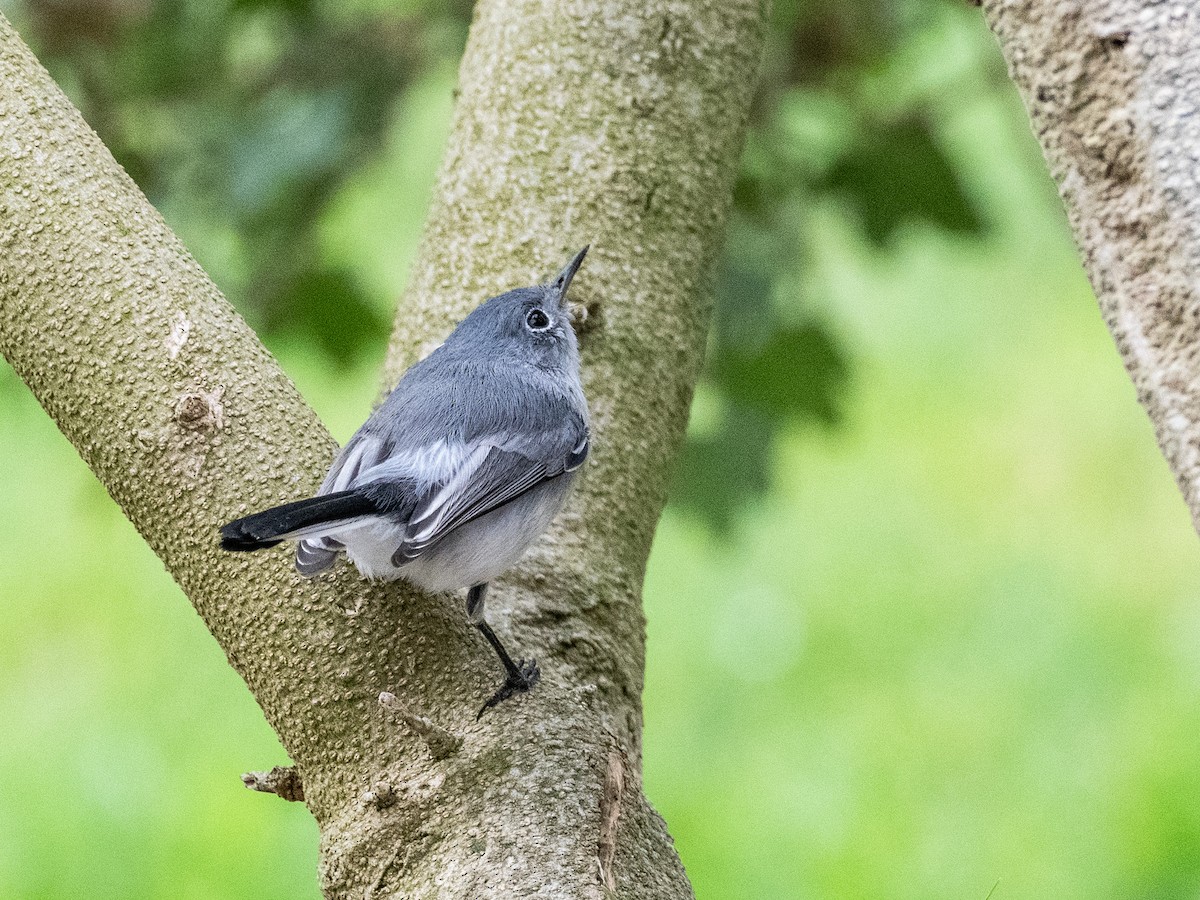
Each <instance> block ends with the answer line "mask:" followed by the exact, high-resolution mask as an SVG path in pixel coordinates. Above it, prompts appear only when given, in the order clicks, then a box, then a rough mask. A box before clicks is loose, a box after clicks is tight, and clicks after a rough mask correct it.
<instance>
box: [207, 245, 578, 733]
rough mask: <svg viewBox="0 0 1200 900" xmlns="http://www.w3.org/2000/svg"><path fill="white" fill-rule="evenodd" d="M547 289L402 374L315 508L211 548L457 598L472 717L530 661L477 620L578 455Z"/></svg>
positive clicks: (279, 516)
mask: <svg viewBox="0 0 1200 900" xmlns="http://www.w3.org/2000/svg"><path fill="white" fill-rule="evenodd" d="M587 252H588V247H584V248H583V249H582V250H580V251H579V252H578V253H577V254H576V255H575V257H574V258H573V259H572V260H571V261H570V262H569V263H568V264H567V266H566V267H565V268H564V269H563V270H562V271H561V272H560V273H559V274H558V276H557V277H556V278H554V279H553V280H552V281H550V282H548V283H546V284H540V285H535V286H533V287H523V288H517V289H515V290H510V291H508V292H506V293H503V294H500V295H498V296H495V297H492V298H490V299H488V300H485V301H484V302H483V303H481V304H480V305H479V306H477V307H476V308H475V309H474V310H473V311H472V312H471V313H470V314H469V315H468V316H467V317H466V318H465V319H463V320H462V321H461V322H460V323H459V324H458V326H457V327H456V328H455V329H454V330H453V331H452V332H451V334H450V336H449V337H447V338H446V340H445V341H444V342H443V343H442V344H441V345H440V346H439V347H438V348H437V349H435V350H434V351H433V352H432V353H430V354H429V355H428V356H426V357H425V358H424V359H422V360H421V361H419V362H417V363H415V364H414V365H413V366H411V367H410V368H409V369H408V370H407V371H406V372H405V373H404V375H403V376H402V377H401V379H400V381H399V382H398V383H397V385H396V387H395V388H394V389H393V390H392V391H391V393H390V394H389V395H388V396H387V398H386V399H385V400H384V402H383V403H382V404H381V405H380V406H379V408H378V409H376V410H375V412H374V413H372V415H371V416H370V417H369V418H368V419H367V421H366V422H365V423H364V424H363V425H362V427H361V428H359V429H358V431H357V432H356V433H355V434H354V436H353V437H351V438H350V440H349V441H348V442H347V443H346V445H345V446H344V447H343V448H342V449H341V451H340V452H339V453H338V454H337V456H336V458H335V459H334V461H333V464H332V465H331V466H330V468H329V473H328V474H327V475H326V476H325V480H324V482H323V483H322V484H321V487H320V488H319V490H318V491H317V494H316V496H313V497H310V498H307V499H303V500H297V501H294V502H291V503H284V504H283V505H281V506H275V507H272V508H270V509H266V510H264V511H262V512H258V513H255V514H253V515H248V516H245V517H243V518H239V519H236V520H234V521H232V522H229V523H228V524H226V525H224V526H222V527H221V528H220V542H221V547H222V548H223V549H225V550H229V551H253V550H261V549H264V548H267V547H274V546H276V545H277V544H279V543H281V542H283V541H288V540H291V541H296V542H297V544H296V552H295V565H296V569H297V570H298V571H299V572H300V574H301V575H304V576H307V577H312V576H315V575H317V574H319V573H321V572H324V571H325V570H327V569H329V568H330V567H331V566H332V565H333V564H334V562H335V561H336V560H337V558H338V557H339V556H341V555H343V554H344V555H345V556H346V557H347V558H348V559H349V560H350V562H352V563H353V564H354V565H355V566H356V567H357V569H358V571H359V572H360V573H361V574H362V575H363V576H364V577H365V578H366V579H368V580H371V581H378V580H382V581H394V580H397V579H403V580H405V581H407V582H409V583H411V584H413V585H416V586H417V587H419V588H422V589H424V590H426V591H430V592H439V591H453V590H461V589H463V588H466V589H467V595H466V614H467V619H468V621H469V622H470V623H471V624H472V625H474V626H475V627H476V628H477V629H478V630H479V632H480V633H481V634H482V635H483V637H484V638H485V639H486V640H487V642H488V644H490V645H491V647H492V649H493V650H494V651H495V652H496V655H497V656H498V657H499V659H500V663H501V665H502V666H503V667H504V674H505V680H504V682H503V684H501V686H500V688H499V689H498V690H497V691H496V692H495V693H494V694H493V695H492V696H491V697H490V698H489V699H488V700H487V702H486V703H484V705H483V707H482V708H481V709H480V710H479V717H481V716H482V715H483V714H484V713H485V712H486V711H487V710H488V709H491V708H492V707H494V706H496V705H497V704H499V703H501V702H503V701H504V700H507V699H508V698H510V697H512V696H514V695H516V694H521V693H525V692H527V691H529V690H530V689H532V688H533V686H534V685H535V684H537V682H538V680H539V679H540V676H541V672H540V669H539V667H538V664H537V661H536V660H535V659H530V660H524V659H520V660H517V661H514V660H513V658H512V656H511V655H510V654H509V653H508V651H507V650H506V649H505V647H504V645H503V644H502V643H501V642H500V639H499V638H498V637H497V636H496V633H495V632H494V631H493V630H492V628H491V626H490V625H489V624H488V622H487V619H486V617H485V608H484V607H485V599H486V596H487V590H488V584H489V583H490V582H491V581H493V580H494V579H495V578H497V577H498V576H499V575H500V574H501V573H503V572H504V571H505V570H507V569H509V568H511V567H512V566H513V565H514V564H515V563H516V562H517V561H518V560H519V559H520V558H521V556H522V555H523V554H524V553H525V551H526V550H527V549H528V548H529V546H530V545H531V544H532V543H533V542H534V541H535V540H536V539H537V537H538V536H539V535H540V534H541V533H542V532H543V531H545V529H546V528H547V527H548V526H549V525H550V522H551V520H553V518H554V517H555V515H556V514H557V513H558V512H559V510H560V509H561V507H562V505H563V503H564V502H565V500H566V498H567V496H568V494H569V492H570V489H571V486H572V483H573V482H574V480H575V478H576V475H577V474H578V472H579V469H580V467H581V466H582V465H583V463H584V461H585V460H586V459H587V456H588V451H589V448H590V434H589V426H588V406H587V400H586V398H585V396H584V392H583V385H582V383H581V381H580V374H579V346H578V341H577V339H576V336H575V331H574V328H573V327H572V322H573V316H572V313H571V310H570V308H569V307H568V305H567V303H566V296H567V289H568V288H569V287H570V285H571V281H572V279H573V278H574V277H575V273H576V272H577V271H578V270H579V267H580V266H581V265H582V263H583V259H584V257H585V256H586V255H587Z"/></svg>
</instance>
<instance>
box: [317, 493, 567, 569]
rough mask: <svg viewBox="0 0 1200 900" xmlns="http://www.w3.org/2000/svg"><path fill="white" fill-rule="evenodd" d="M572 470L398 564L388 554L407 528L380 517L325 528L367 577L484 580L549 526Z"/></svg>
mask: <svg viewBox="0 0 1200 900" xmlns="http://www.w3.org/2000/svg"><path fill="white" fill-rule="evenodd" d="M573 477H574V476H573V475H572V474H571V473H568V474H565V475H561V476H559V477H557V478H553V479H551V480H549V481H545V482H543V483H542V484H540V485H539V486H537V487H535V488H533V489H532V490H530V491H528V492H527V493H525V494H522V495H521V496H520V497H518V498H517V499H516V500H513V501H512V502H511V503H507V504H505V505H504V506H502V507H500V508H499V509H496V510H493V511H492V512H490V513H487V514H486V515H483V516H480V517H479V518H478V519H475V520H473V521H471V522H468V523H467V524H465V525H462V526H460V527H458V528H456V529H454V530H453V531H452V532H450V533H449V534H448V535H446V537H444V538H442V540H440V541H438V542H437V543H436V544H434V545H433V546H432V547H430V548H429V549H427V550H426V551H425V552H424V553H422V554H421V555H420V556H418V557H417V558H416V559H414V560H410V561H409V562H407V563H405V564H404V565H403V566H401V567H399V568H397V567H396V566H394V565H392V554H394V553H395V552H396V548H397V547H399V546H400V544H401V543H402V542H403V540H404V536H405V528H404V526H402V525H397V524H395V523H393V522H388V521H386V520H384V519H378V518H370V519H363V520H359V521H358V522H356V523H355V525H354V526H353V527H351V528H348V529H341V530H339V531H337V532H326V536H327V537H330V538H333V539H334V540H336V541H339V542H340V543H342V544H343V545H344V546H345V548H346V555H347V556H348V557H349V558H350V561H351V562H353V563H354V565H355V566H356V567H357V568H358V570H359V571H360V572H361V573H362V574H363V575H364V576H366V577H367V578H371V579H375V580H382V581H395V580H396V579H398V578H403V579H405V580H406V581H411V582H412V583H413V584H415V585H417V586H418V587H422V588H424V589H425V590H428V591H451V590H457V589H459V588H464V587H471V586H473V585H476V584H483V583H484V582H488V581H491V580H492V579H494V578H496V577H497V576H498V575H499V574H500V573H501V572H503V571H505V570H506V569H508V568H510V567H511V566H512V565H513V564H514V563H516V562H517V560H518V559H520V558H521V556H522V555H523V554H524V553H525V551H526V550H527V549H528V547H529V545H530V544H532V543H533V542H534V540H536V539H537V537H538V535H540V534H541V533H542V532H543V531H545V530H546V528H547V526H549V524H550V522H551V520H552V519H553V518H554V516H555V515H556V514H557V513H558V511H559V509H561V508H562V504H563V501H564V500H565V499H566V496H567V492H568V490H569V488H570V485H571V481H572V480H573Z"/></svg>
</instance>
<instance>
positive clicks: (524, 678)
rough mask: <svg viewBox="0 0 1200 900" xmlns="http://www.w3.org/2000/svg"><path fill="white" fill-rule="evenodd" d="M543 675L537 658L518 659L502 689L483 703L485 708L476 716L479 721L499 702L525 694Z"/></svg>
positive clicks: (501, 686)
mask: <svg viewBox="0 0 1200 900" xmlns="http://www.w3.org/2000/svg"><path fill="white" fill-rule="evenodd" d="M541 677H542V672H541V670H540V669H539V668H538V664H537V660H536V659H531V660H529V661H526V660H523V659H519V660H517V665H516V668H515V669H514V670H513V671H511V672H509V673H508V678H506V679H505V680H504V684H502V685H500V690H498V691H496V693H494V694H492V696H491V699H489V700H488V702H487V703H485V704H483V708H482V709H480V710H479V715H477V716H476V717H475V721H476V722H478V721H479V720H480V719H482V718H483V714H484V713H485V712H487V711H488V710H489V709H491V708H492V707H493V706H496V705H497V704H500V703H503V702H504V701H505V700H507V699H508V698H509V697H512V696H514V695H516V694H524V693H525V692H526V691H528V690H529V689H530V688H532V687H533V686H534V685H535V684H537V683H538V681H539V680H540V679H541Z"/></svg>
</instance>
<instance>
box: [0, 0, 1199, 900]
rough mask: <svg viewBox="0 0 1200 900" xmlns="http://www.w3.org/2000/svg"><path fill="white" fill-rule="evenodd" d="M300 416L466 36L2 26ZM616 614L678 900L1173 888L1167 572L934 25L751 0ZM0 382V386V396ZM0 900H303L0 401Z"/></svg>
mask: <svg viewBox="0 0 1200 900" xmlns="http://www.w3.org/2000/svg"><path fill="white" fill-rule="evenodd" d="M0 10H3V12H4V13H5V14H6V15H8V16H9V17H10V18H12V19H13V21H14V22H15V23H16V24H17V26H18V28H19V29H20V30H21V32H22V33H23V35H24V36H25V38H26V40H27V41H28V42H29V43H30V44H31V46H32V47H33V48H34V49H35V51H36V52H37V53H38V55H39V56H40V58H41V59H42V60H43V62H44V63H45V64H46V65H47V66H48V68H50V70H51V71H52V72H53V74H54V75H55V77H56V78H57V79H58V81H59V83H60V84H61V85H62V86H63V87H64V89H65V90H66V91H67V92H68V93H69V94H70V95H71V97H72V99H73V100H74V101H75V102H76V104H77V105H79V106H80V108H81V109H82V110H83V111H84V113H85V115H86V117H87V119H88V121H89V122H90V123H91V124H92V125H93V127H94V128H96V130H97V131H99V132H100V134H101V136H102V137H103V138H104V139H105V141H106V142H107V143H108V145H109V146H110V147H111V148H112V150H113V152H114V153H115V155H116V156H117V158H118V159H119V160H120V161H121V162H122V164H123V165H124V166H125V167H126V168H127V169H128V170H129V172H130V173H131V174H132V175H133V176H134V178H135V179H136V180H137V181H138V183H139V184H140V185H141V186H142V188H143V189H144V190H145V192H146V193H147V195H148V196H149V197H150V199H151V200H152V201H153V202H154V203H155V204H156V205H157V206H158V208H159V209H160V210H162V212H163V214H164V216H165V217H166V219H167V221H168V222H169V223H170V224H171V225H172V227H173V228H174V229H175V230H176V231H177V232H178V233H179V234H180V235H181V236H182V237H183V239H184V241H185V243H186V244H187V245H188V246H189V247H190V248H191V249H192V251H193V252H194V254H195V255H196V257H197V258H198V259H199V260H200V262H201V263H202V264H203V265H204V267H205V268H206V269H207V270H208V271H209V273H210V274H211V275H212V276H213V278H214V279H215V280H216V282H217V283H218V284H219V285H220V286H221V287H222V288H223V289H224V290H225V291H226V293H227V294H228V295H229V297H230V298H231V299H232V300H233V302H234V303H235V304H237V306H238V307H239V309H241V310H242V312H243V313H244V314H245V316H246V317H247V318H248V319H249V320H250V322H251V323H252V324H253V325H254V326H255V327H256V328H257V329H258V331H259V333H260V334H261V335H262V337H263V339H264V340H265V341H266V342H267V344H268V345H269V346H270V348H271V349H272V350H273V351H274V352H275V354H276V355H277V356H278V357H279V359H280V361H281V362H282V364H283V366H284V368H285V369H286V370H287V371H288V372H289V373H290V374H291V375H292V377H293V378H294V379H295V381H296V382H297V383H298V384H299V385H300V387H301V389H302V390H303V392H304V393H305V395H306V396H307V397H308V398H309V399H310V400H311V402H312V403H313V405H314V406H315V407H316V408H317V410H318V411H319V412H320V413H321V415H322V416H323V417H324V419H325V421H326V422H328V423H329V426H330V428H331V429H332V430H333V432H334V434H335V435H336V436H338V437H339V438H341V439H345V438H346V437H348V436H349V435H350V434H351V433H352V431H353V430H354V428H355V427H356V426H357V425H358V424H359V422H360V421H361V420H362V419H363V417H364V416H365V415H366V413H367V411H368V410H369V408H370V405H371V402H372V400H373V398H374V396H375V392H376V389H377V385H378V382H377V371H378V365H379V363H380V360H381V358H382V354H383V349H384V345H385V342H386V339H387V334H388V328H389V321H390V319H391V315H392V310H393V308H394V301H395V298H396V297H397V296H398V294H399V293H400V291H401V288H402V286H403V284H404V281H405V276H406V272H407V269H408V266H409V264H410V261H411V259H412V257H413V254H414V250H415V245H416V240H417V236H418V234H419V229H420V226H421V222H422V218H423V214H424V210H425V207H426V205H427V203H428V198H429V193H430V190H431V187H432V183H433V177H434V173H435V170H436V167H437V164H438V160H439V156H440V153H441V148H442V144H443V141H444V139H445V135H446V132H447V128H448V121H449V116H450V112H451V103H452V92H453V88H454V80H455V71H456V66H457V60H458V56H459V54H460V53H461V49H462V46H463V43H464V41H465V37H466V29H467V25H468V21H469V16H470V4H469V3H467V2H464V0H443V2H436V0H162V2H152V0H37V2H34V0H26V2H18V0H0ZM773 15H774V19H773V23H772V30H771V35H770V41H769V48H768V53H767V61H766V67H765V78H764V83H763V87H762V90H761V92H760V95H759V97H758V100H757V103H756V107H755V112H754V120H753V129H752V133H751V135H750V139H749V142H748V146H747V149H746V154H745V160H744V163H743V167H742V174H741V177H740V179H739V182H738V189H737V196H736V209H735V212H734V215H733V219H732V223H731V227H730V232H729V237H728V247H727V252H726V255H725V258H724V259H723V260H722V262H721V265H720V275H719V278H718V295H719V296H718V300H719V303H718V313H717V317H716V326H715V329H714V334H713V338H712V343H711V349H710V356H709V362H708V370H707V373H706V375H705V378H704V381H703V383H702V385H701V387H700V389H699V392H698V395H697V399H696V405H695V410H694V415H693V420H692V430H691V436H690V441H689V445H688V449H687V452H686V454H685V457H684V460H683V461H682V463H681V466H680V469H679V474H678V478H677V480H676V483H675V487H674V492H673V497H672V502H671V505H670V507H669V508H668V510H667V513H666V515H665V517H664V519H663V522H662V526H661V528H660V530H659V534H658V539H657V542H656V545H655V550H654V554H653V557H652V559H651V563H650V572H649V577H648V583H647V589H646V609H647V616H648V620H649V625H648V633H649V644H648V662H647V684H646V760H645V761H646V790H647V792H648V793H649V796H650V797H651V799H652V800H653V802H654V803H655V804H656V805H657V806H658V808H659V809H660V810H661V811H662V813H663V814H664V815H665V816H666V818H667V821H668V822H669V823H670V826H671V830H672V832H673V834H674V836H675V839H676V841H677V844H678V847H679V851H680V853H681V854H682V857H683V860H684V862H685V864H686V865H687V868H688V871H689V873H690V875H691V877H692V879H693V882H694V884H695V887H696V891H697V894H698V895H699V896H700V897H701V898H743V897H744V898H792V897H822V898H824V897H839V898H840V897H888V898H892V897H896V898H913V900H917V898H920V900H929V898H948V900H949V898H953V900H968V898H978V900H984V898H985V897H987V896H988V895H989V892H991V896H993V897H995V898H997V900H1001V898H1013V897H1030V898H1049V897H1054V898H1089V900H1091V898H1099V897H1121V898H1125V897H1147V898H1149V897H1153V898H1173V897H1196V896H1198V895H1200V741H1198V740H1197V738H1198V736H1200V590H1198V579H1200V543H1198V541H1197V538H1196V535H1195V533H1194V532H1193V531H1192V528H1191V525H1190V522H1189V520H1188V516H1187V513H1186V510H1185V508H1184V505H1183V502H1182V501H1181V499H1180V498H1179V496H1178V495H1177V493H1176V490H1175V488H1174V485H1173V484H1172V480H1171V476H1170V473H1169V472H1168V470H1167V467H1166V465H1165V464H1164V463H1163V461H1162V459H1161V458H1160V457H1159V455H1158V453H1157V451H1156V448H1155V445H1154V440H1153V435H1152V432H1151V428H1150V425H1149V423H1148V420H1147V419H1146V417H1145V416H1144V414H1143V413H1142V412H1141V411H1140V409H1139V408H1138V407H1137V405H1136V402H1135V397H1134V392H1133V389H1132V387H1131V385H1130V383H1129V381H1128V379H1127V378H1126V376H1125V374H1124V372H1123V371H1122V369H1121V365H1120V361H1119V359H1118V356H1117V353H1116V351H1115V349H1114V348H1113V346H1112V342H1111V340H1110V338H1109V337H1108V335H1107V332H1106V331H1105V329H1104V327H1103V325H1102V323H1101V320H1100V316H1099V314H1098V312H1097V309H1096V305H1095V301H1094V299H1093V297H1092V296H1091V292H1090V289H1089V287H1088V285H1087V283H1086V281H1085V279H1084V277H1083V275H1082V273H1081V270H1080V266H1079V263H1078V260H1077V256H1076V254H1075V251H1074V248H1073V246H1072V243H1071V240H1070V235H1069V233H1068V229H1067V227H1066V224H1065V221H1064V217H1063V214H1062V210H1061V207H1060V205H1059V203H1058V200H1057V197H1056V194H1055V192H1054V188H1053V185H1052V184H1051V183H1050V181H1049V179H1048V177H1047V175H1046V173H1045V169H1044V165H1043V162H1042V160H1041V157H1040V154H1039V151H1038V148H1037V146H1036V144H1035V142H1034V141H1033V139H1032V137H1031V136H1030V133H1029V128H1028V124H1027V121H1026V119H1025V116H1024V113H1023V111H1022V109H1021V107H1020V104H1019V101H1018V99H1017V97H1016V95H1015V93H1014V91H1013V89H1012V87H1011V86H1010V85H1009V84H1008V82H1007V80H1006V78H1005V75H1004V69H1003V63H1002V61H1001V59H1000V56H999V53H998V51H997V48H996V46H995V44H994V42H993V40H992V39H991V37H990V35H989V34H988V32H987V30H986V28H985V27H984V24H983V22H982V19H981V16H980V13H979V11H978V10H976V9H973V8H971V7H970V5H969V4H967V3H965V2H962V0H952V2H951V0H893V2H890V3H880V2H878V0H838V2H817V0H777V2H776V4H775V12H774V14H773ZM0 366H2V364H0ZM0 436H2V437H0V497H3V503H2V505H0V508H2V509H3V512H4V515H3V516H0V546H3V547H4V561H3V563H0V723H3V724H2V725H0V896H2V897H6V898H7V897H13V898H78V897H89V898H109V897H111V898H152V897H172V898H185V900H186V898H234V897H247V898H304V897H310V898H315V897H316V896H317V882H316V876H315V867H316V829H315V827H314V825H313V823H312V821H311V819H310V817H309V816H308V814H307V813H306V812H305V810H304V809H303V808H302V807H300V806H299V805H290V804H286V803H283V802H280V801H278V800H276V799H274V798H272V797H268V796H264V795H258V794H253V793H251V792H248V791H246V790H244V789H243V788H242V786H241V783H240V781H239V780H238V775H239V773H241V772H243V771H245V770H247V769H251V768H266V767H269V766H270V765H272V764H275V763H282V762H284V761H285V757H284V754H283V751H282V749H281V748H280V747H279V745H278V743H277V742H276V741H275V739H274V737H273V735H272V733H271V731H270V730H269V728H268V727H267V725H266V724H265V722H264V721H263V719H262V716H261V715H260V713H259V712H258V710H257V708H256V706H255V705H254V703H253V701H252V700H251V698H250V696H249V694H248V693H247V692H246V690H245V689H244V687H243V686H242V684H241V683H240V681H239V680H238V679H237V677H236V676H235V675H234V673H233V672H232V671H231V670H230V669H229V667H228V666H227V665H226V663H225V661H224V659H223V657H222V654H221V652H220V650H219V648H218V647H217V645H216V644H215V642H213V641H212V640H211V638H210V637H209V636H208V635H207V633H206V632H205V630H204V628H203V626H202V624H201V623H200V621H199V619H198V618H197V617H196V616H195V614H194V613H193V612H192V610H191V608H190V606H189V605H188V604H187V602H186V601H185V599H184V598H183V596H182V595H181V594H180V592H179V590H178V589H177V588H176V587H175V586H174V584H173V583H172V582H171V580H170V578H169V577H168V576H167V575H166V574H165V573H164V571H163V569H162V566H161V565H160V564H159V563H158V561H157V560H156V559H155V557H154V556H153V555H152V554H151V553H150V552H149V550H147V548H146V547H145V546H143V544H142V542H141V541H140V539H139V538H138V536H137V535H136V533H135V532H134V530H133V528H132V527H131V526H130V525H129V524H128V523H127V522H125V521H124V519H123V518H122V517H121V515H120V513H119V512H118V510H117V509H116V507H115V506H114V504H113V503H112V502H111V501H110V500H109V498H108V497H107V495H106V494H105V493H104V491H103V489H102V488H101V487H100V486H99V485H98V484H97V482H96V481H95V480H94V479H93V478H92V476H91V475H90V474H89V472H88V471H87V470H86V468H85V467H84V465H83V464H82V463H81V462H80V461H79V459H78V458H77V457H76V455H75V453H74V451H73V450H72V449H71V447H70V446H69V445H68V444H67V443H66V441H65V440H64V439H63V438H62V437H61V436H60V435H59V434H58V433H57V431H56V430H55V428H54V426H53V425H52V424H51V422H50V420H49V419H48V418H47V417H46V416H45V414H44V413H42V411H41V410H40V408H39V407H38V405H37V403H36V402H35V401H34V400H33V399H32V397H31V396H30V394H29V393H28V391H27V390H26V389H25V388H24V387H23V386H22V384H21V383H20V381H19V380H18V379H17V378H16V377H15V375H14V374H13V373H12V372H11V370H9V369H7V368H3V367H0Z"/></svg>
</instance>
